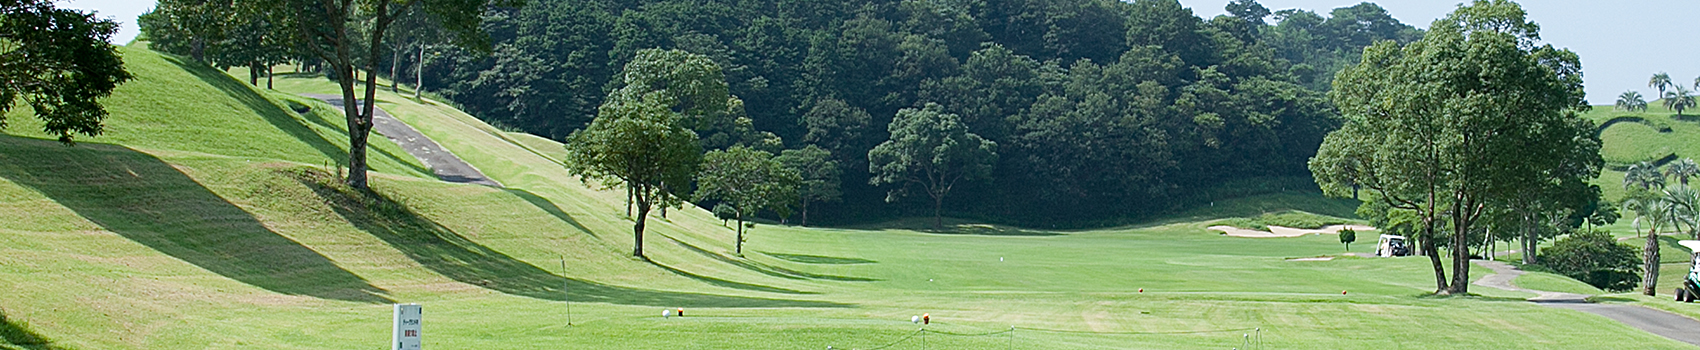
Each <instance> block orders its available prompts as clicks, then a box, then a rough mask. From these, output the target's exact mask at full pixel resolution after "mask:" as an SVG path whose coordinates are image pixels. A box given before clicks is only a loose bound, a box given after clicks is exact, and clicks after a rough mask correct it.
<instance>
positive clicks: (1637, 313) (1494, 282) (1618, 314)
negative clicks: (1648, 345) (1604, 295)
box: [1473, 260, 1700, 345]
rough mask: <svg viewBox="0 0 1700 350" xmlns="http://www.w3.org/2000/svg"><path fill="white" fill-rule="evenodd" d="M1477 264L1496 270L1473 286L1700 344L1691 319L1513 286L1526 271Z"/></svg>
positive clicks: (1696, 326)
mask: <svg viewBox="0 0 1700 350" xmlns="http://www.w3.org/2000/svg"><path fill="white" fill-rule="evenodd" d="M1475 262H1476V265H1481V266H1482V267H1486V268H1489V269H1492V270H1493V274H1492V275H1488V276H1486V277H1482V279H1479V280H1476V282H1475V283H1473V284H1475V285H1478V286H1484V287H1491V288H1498V289H1504V290H1509V291H1514V292H1525V293H1535V294H1537V295H1536V296H1535V297H1533V298H1529V301H1531V302H1535V303H1537V304H1541V305H1543V306H1547V307H1555V308H1560V309H1571V310H1576V311H1582V312H1587V313H1591V314H1595V315H1600V316H1605V317H1606V318H1610V319H1613V320H1617V321H1618V322H1623V324H1625V325H1629V326H1630V327H1635V328H1637V329H1640V330H1644V331H1647V332H1648V333H1653V334H1657V335H1659V336H1663V337H1665V338H1670V339H1672V340H1676V341H1680V342H1684V343H1689V344H1694V345H1700V321H1696V320H1694V319H1692V318H1688V317H1683V316H1682V315H1677V314H1673V313H1669V312H1665V311H1661V310H1654V309H1649V308H1645V307H1640V306H1634V305H1619V304H1596V303H1591V302H1588V297H1589V296H1588V295H1582V294H1571V293H1560V292H1549V291H1542V290H1533V289H1528V288H1522V287H1518V286H1514V285H1512V284H1511V280H1514V279H1517V276H1522V275H1523V270H1518V269H1517V268H1516V267H1514V266H1511V265H1510V264H1506V263H1503V262H1498V261H1487V260H1475Z"/></svg>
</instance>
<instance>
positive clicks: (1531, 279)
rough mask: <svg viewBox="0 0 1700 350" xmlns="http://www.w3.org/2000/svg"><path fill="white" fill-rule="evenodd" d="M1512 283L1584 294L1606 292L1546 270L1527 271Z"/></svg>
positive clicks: (1553, 290)
mask: <svg viewBox="0 0 1700 350" xmlns="http://www.w3.org/2000/svg"><path fill="white" fill-rule="evenodd" d="M1511 284H1513V285H1516V286H1518V287H1523V288H1528V289H1533V290H1544V291H1549V292H1562V293H1574V294H1582V295H1600V294H1606V292H1605V291H1602V290H1600V289H1599V288H1594V286H1592V285H1588V284H1587V283H1582V281H1577V280H1576V279H1574V278H1570V277H1566V276H1563V275H1556V274H1551V273H1545V272H1528V273H1525V274H1523V275H1522V276H1517V279H1515V280H1512V281H1511Z"/></svg>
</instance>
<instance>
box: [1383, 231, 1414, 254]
mask: <svg viewBox="0 0 1700 350" xmlns="http://www.w3.org/2000/svg"><path fill="white" fill-rule="evenodd" d="M1407 255H1411V246H1410V245H1407V244H1406V243H1405V236H1400V235H1381V240H1380V241H1379V242H1376V243H1375V256H1379V257H1383V258H1391V257H1395V256H1407Z"/></svg>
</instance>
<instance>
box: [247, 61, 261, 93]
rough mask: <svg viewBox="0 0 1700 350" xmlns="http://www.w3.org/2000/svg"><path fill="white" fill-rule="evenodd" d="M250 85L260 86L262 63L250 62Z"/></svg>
mask: <svg viewBox="0 0 1700 350" xmlns="http://www.w3.org/2000/svg"><path fill="white" fill-rule="evenodd" d="M248 85H249V86H255V87H258V86H260V62H258V61H256V62H248Z"/></svg>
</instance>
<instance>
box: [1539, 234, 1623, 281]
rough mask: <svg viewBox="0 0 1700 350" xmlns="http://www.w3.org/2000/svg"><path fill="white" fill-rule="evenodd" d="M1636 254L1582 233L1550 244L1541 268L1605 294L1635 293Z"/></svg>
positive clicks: (1603, 236) (1602, 236) (1608, 240)
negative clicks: (1604, 291)
mask: <svg viewBox="0 0 1700 350" xmlns="http://www.w3.org/2000/svg"><path fill="white" fill-rule="evenodd" d="M1637 254H1638V252H1637V250H1636V248H1635V247H1631V246H1628V245H1624V244H1619V243H1617V241H1616V240H1614V239H1612V238H1611V236H1610V235H1607V234H1605V233H1604V232H1597V231H1584V232H1577V233H1573V234H1571V235H1570V236H1568V237H1564V238H1563V239H1559V240H1558V241H1557V242H1553V244H1552V248H1547V249H1546V254H1542V255H1541V261H1542V264H1543V265H1545V266H1546V267H1547V268H1549V269H1552V271H1553V272H1554V273H1558V274H1561V275H1565V276H1570V278H1575V279H1577V280H1580V281H1582V282H1585V283H1588V284H1589V285H1593V286H1594V287H1596V288H1599V289H1603V290H1608V291H1627V290H1631V289H1635V287H1636V285H1638V284H1639V283H1640V278H1639V277H1638V276H1640V274H1641V261H1640V259H1639V258H1637Z"/></svg>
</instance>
